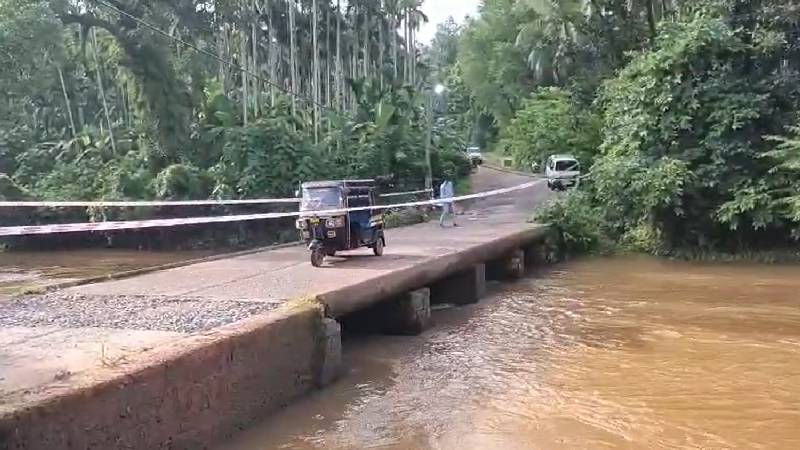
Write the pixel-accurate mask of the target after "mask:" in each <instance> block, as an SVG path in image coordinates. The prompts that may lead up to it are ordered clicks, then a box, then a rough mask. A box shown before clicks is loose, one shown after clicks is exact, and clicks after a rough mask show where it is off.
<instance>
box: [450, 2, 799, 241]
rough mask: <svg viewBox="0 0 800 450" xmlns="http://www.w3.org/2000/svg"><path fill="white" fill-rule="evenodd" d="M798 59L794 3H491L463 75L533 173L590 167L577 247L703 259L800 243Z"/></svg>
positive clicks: (574, 221) (571, 208) (565, 225)
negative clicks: (557, 156)
mask: <svg viewBox="0 0 800 450" xmlns="http://www.w3.org/2000/svg"><path fill="white" fill-rule="evenodd" d="M799 52H800V6H798V5H797V4H796V2H792V1H789V0H762V1H758V2H745V1H739V0H703V1H691V2H690V1H680V0H670V1H660V2H659V1H648V0H634V1H618V0H487V1H486V2H484V6H483V8H482V11H481V16H480V17H478V18H475V19H473V20H472V21H471V22H470V23H469V24H468V25H467V27H466V29H465V30H464V32H463V36H462V39H461V44H460V48H459V55H458V62H459V65H460V66H461V70H463V73H464V81H465V82H466V84H467V85H468V86H469V88H470V89H471V90H472V92H473V97H474V99H475V101H476V102H477V104H478V106H479V107H481V108H485V109H486V110H487V111H488V112H490V113H491V114H492V115H493V117H494V118H495V120H496V123H498V124H499V125H500V126H501V127H502V130H501V133H500V136H501V138H502V139H501V141H500V143H501V144H502V145H501V146H500V147H501V148H502V149H503V151H505V152H507V153H508V154H509V155H510V156H512V157H513V158H514V160H515V162H516V163H517V164H518V165H520V166H528V165H529V164H530V163H531V162H534V161H537V162H538V161H541V160H542V159H543V157H546V156H547V155H549V154H553V153H574V154H576V155H578V156H579V158H580V159H582V160H583V161H584V167H587V168H590V171H591V175H590V177H589V178H588V179H587V180H585V182H584V183H582V184H581V192H578V193H575V194H574V195H571V194H570V195H566V196H561V197H560V199H558V200H557V201H556V202H555V203H554V204H551V205H550V206H549V207H548V208H546V209H544V210H543V211H540V212H539V214H538V218H539V219H540V220H545V221H548V222H552V223H554V226H555V227H556V229H557V230H558V231H559V235H560V236H561V244H562V245H563V246H565V247H567V248H569V249H570V250H576V251H585V250H590V249H593V248H595V249H596V248H604V247H605V245H604V243H605V242H617V243H618V244H619V245H620V246H621V247H623V248H628V249H634V250H640V251H649V252H655V253H661V254H695V255H697V254H703V253H708V252H748V251H759V250H770V249H776V248H785V247H786V246H794V245H796V239H798V238H800V220H798V219H800V215H799V214H798V212H799V211H798V204H799V202H798V195H797V186H798V183H799V182H800V178H798V176H799V175H800V173H798V169H799V168H800V167H798V156H800V152H799V151H798V149H799V148H800V145H798V137H799V136H798V135H800V128H798V120H799V119H800V77H798V74H800V63H798V61H800V59H798V56H800V54H799Z"/></svg>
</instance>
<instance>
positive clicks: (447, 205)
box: [439, 177, 458, 227]
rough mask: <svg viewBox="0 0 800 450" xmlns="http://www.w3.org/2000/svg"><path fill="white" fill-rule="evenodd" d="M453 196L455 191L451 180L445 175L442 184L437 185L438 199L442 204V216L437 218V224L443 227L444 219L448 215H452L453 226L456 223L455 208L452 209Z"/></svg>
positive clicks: (455, 225)
mask: <svg viewBox="0 0 800 450" xmlns="http://www.w3.org/2000/svg"><path fill="white" fill-rule="evenodd" d="M454 196H455V192H454V189H453V182H452V181H450V178H449V177H447V178H445V179H444V181H442V184H441V185H440V186H439V200H440V202H441V205H442V216H441V217H440V218H439V226H440V227H444V221H445V219H446V218H447V216H448V215H450V216H451V217H452V220H453V226H454V227H457V226H458V224H457V223H456V214H455V210H454V209H453V197H454Z"/></svg>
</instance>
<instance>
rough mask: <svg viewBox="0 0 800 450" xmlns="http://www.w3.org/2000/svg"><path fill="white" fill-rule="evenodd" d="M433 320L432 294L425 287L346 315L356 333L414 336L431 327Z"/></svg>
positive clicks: (349, 326) (349, 325)
mask: <svg viewBox="0 0 800 450" xmlns="http://www.w3.org/2000/svg"><path fill="white" fill-rule="evenodd" d="M430 319H431V291H430V289H428V288H422V289H416V290H414V291H411V292H409V293H406V294H403V295H400V296H397V297H393V298H390V299H389V300H385V301H382V302H380V303H378V304H376V305H373V306H371V307H369V308H367V309H365V310H363V311H359V312H357V313H354V314H351V315H349V316H346V317H345V318H344V319H343V322H344V324H345V327H346V328H348V329H350V330H355V331H361V332H367V333H379V334H394V335H401V336H414V335H417V334H420V333H422V332H423V331H424V330H425V329H426V328H427V327H428V325H429V324H430Z"/></svg>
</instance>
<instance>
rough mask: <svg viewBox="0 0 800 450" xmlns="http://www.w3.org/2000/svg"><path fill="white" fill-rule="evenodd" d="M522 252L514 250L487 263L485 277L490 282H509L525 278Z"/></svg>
mask: <svg viewBox="0 0 800 450" xmlns="http://www.w3.org/2000/svg"><path fill="white" fill-rule="evenodd" d="M526 253H527V252H526V251H524V250H514V251H513V252H511V253H510V254H508V255H507V256H505V257H503V258H500V259H498V260H495V261H492V262H490V263H489V265H488V267H487V268H486V276H487V277H488V278H489V279H490V280H509V279H517V278H522V277H523V276H525V261H526V260H525V255H526Z"/></svg>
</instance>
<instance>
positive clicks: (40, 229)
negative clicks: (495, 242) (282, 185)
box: [0, 180, 543, 237]
mask: <svg viewBox="0 0 800 450" xmlns="http://www.w3.org/2000/svg"><path fill="white" fill-rule="evenodd" d="M542 181H543V180H536V181H531V182H528V183H523V184H520V185H517V186H512V187H507V188H502V189H495V190H492V191H487V192H480V193H477V194H469V195H462V196H459V197H453V198H449V199H436V200H424V201H417V202H407V203H397V204H393V205H376V206H365V207H358V208H345V209H334V210H326V211H314V214H315V215H322V216H325V215H335V214H343V213H346V212H353V211H367V210H373V209H393V208H410V207H417V206H429V205H439V204H442V203H444V202H461V201H465V200H471V199H478V198H485V197H492V196H496V195H502V194H507V193H510V192H515V191H520V190H523V189H528V188H531V187H533V186H534V185H536V184H538V183H540V182H542ZM421 192H422V193H424V192H430V191H428V190H423V191H420V192H414V193H421ZM397 194H398V195H400V194H408V193H397ZM272 200H281V199H272ZM283 200H288V199H283ZM291 200H292V201H293V202H299V201H300V200H299V199H291ZM241 201H248V200H241ZM260 201H266V200H260ZM208 202H213V201H212V200H209V201H208ZM5 203H19V202H2V203H0V206H3V205H4V204H5ZM22 203H25V202H22ZM42 203H50V204H63V203H82V204H86V203H90V202H42ZM94 203H103V202H94ZM108 203H137V206H139V205H138V204H140V203H148V202H108ZM152 203H159V202H152ZM283 203H288V202H283ZM169 204H174V203H169ZM192 204H197V203H192ZM199 204H203V203H199ZM213 204H220V203H213ZM301 214H303V213H301V212H299V211H294V212H275V213H261V214H238V215H228V216H213V217H184V218H177V219H149V220H126V221H108V222H87V223H65V224H54V225H23V226H14V227H0V237H3V236H28V235H40V234H56V233H76V232H87V231H117V230H139V229H146V228H168V227H176V226H182V225H198V224H207V223H228V222H243V221H252V220H263V219H279V218H285V217H299V216H300V215H301Z"/></svg>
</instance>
